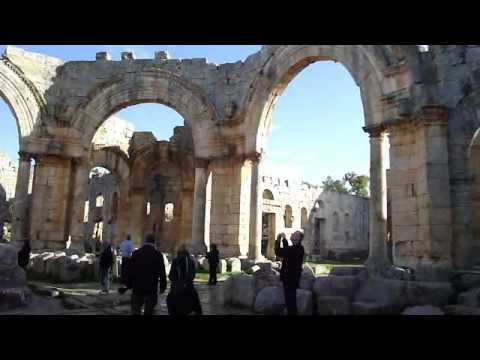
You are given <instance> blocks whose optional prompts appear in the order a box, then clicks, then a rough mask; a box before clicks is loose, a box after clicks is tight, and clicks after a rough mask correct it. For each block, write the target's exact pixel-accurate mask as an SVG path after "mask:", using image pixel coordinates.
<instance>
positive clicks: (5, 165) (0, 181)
mask: <svg viewBox="0 0 480 360" xmlns="http://www.w3.org/2000/svg"><path fill="white" fill-rule="evenodd" d="M17 172H18V170H17V165H16V164H15V163H14V162H13V161H12V160H11V159H10V158H9V157H8V155H7V154H5V153H0V185H1V186H2V187H3V189H4V190H5V194H6V200H10V199H11V198H13V197H15V185H16V183H17Z"/></svg>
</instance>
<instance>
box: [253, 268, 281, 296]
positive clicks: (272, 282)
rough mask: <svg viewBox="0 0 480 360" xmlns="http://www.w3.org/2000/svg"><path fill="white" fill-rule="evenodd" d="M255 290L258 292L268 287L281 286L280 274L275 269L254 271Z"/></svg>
mask: <svg viewBox="0 0 480 360" xmlns="http://www.w3.org/2000/svg"><path fill="white" fill-rule="evenodd" d="M253 278H254V279H255V292H256V293H257V294H258V293H259V292H260V291H261V290H262V289H264V288H266V287H280V286H281V282H280V274H279V273H278V272H277V271H275V270H258V271H256V272H254V273H253Z"/></svg>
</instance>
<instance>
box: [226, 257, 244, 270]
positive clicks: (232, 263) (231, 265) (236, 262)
mask: <svg viewBox="0 0 480 360" xmlns="http://www.w3.org/2000/svg"><path fill="white" fill-rule="evenodd" d="M227 270H228V271H230V272H232V273H238V272H241V271H242V262H241V261H240V259H238V258H230V259H228V260H227Z"/></svg>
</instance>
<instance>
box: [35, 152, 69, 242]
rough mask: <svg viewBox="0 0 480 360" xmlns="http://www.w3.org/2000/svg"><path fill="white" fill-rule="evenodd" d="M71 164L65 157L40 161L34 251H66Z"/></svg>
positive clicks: (50, 156)
mask: <svg viewBox="0 0 480 360" xmlns="http://www.w3.org/2000/svg"><path fill="white" fill-rule="evenodd" d="M71 164H72V162H71V160H70V159H69V158H64V157H61V156H55V155H42V156H38V157H37V158H36V164H35V176H34V181H33V192H32V205H31V226H30V234H31V240H32V249H33V250H42V249H49V250H65V245H66V242H67V239H68V233H67V229H68V226H67V205H68V196H69V194H70V179H71V177H70V175H71Z"/></svg>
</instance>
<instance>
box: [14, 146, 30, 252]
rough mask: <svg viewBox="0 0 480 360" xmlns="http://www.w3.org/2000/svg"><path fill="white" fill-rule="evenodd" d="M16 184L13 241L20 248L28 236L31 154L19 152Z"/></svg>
mask: <svg viewBox="0 0 480 360" xmlns="http://www.w3.org/2000/svg"><path fill="white" fill-rule="evenodd" d="M19 155H20V160H19V165H18V175H17V184H16V186H15V206H14V215H13V241H14V242H15V243H14V244H15V246H16V247H18V248H21V247H22V246H23V241H24V240H25V238H26V237H28V227H29V216H28V206H29V199H28V185H29V181H30V168H31V164H30V160H31V155H30V154H28V153H25V152H22V151H21V152H19Z"/></svg>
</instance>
